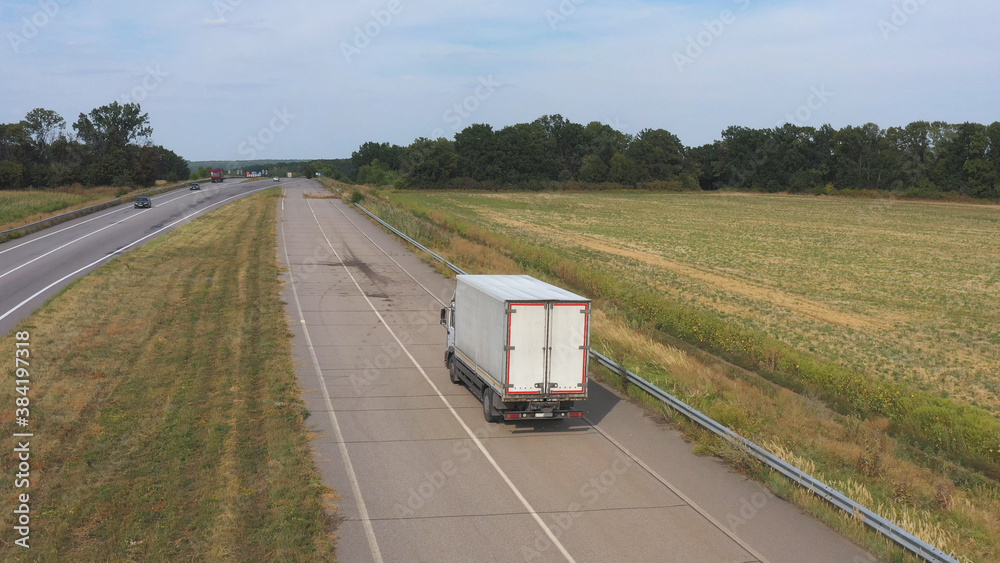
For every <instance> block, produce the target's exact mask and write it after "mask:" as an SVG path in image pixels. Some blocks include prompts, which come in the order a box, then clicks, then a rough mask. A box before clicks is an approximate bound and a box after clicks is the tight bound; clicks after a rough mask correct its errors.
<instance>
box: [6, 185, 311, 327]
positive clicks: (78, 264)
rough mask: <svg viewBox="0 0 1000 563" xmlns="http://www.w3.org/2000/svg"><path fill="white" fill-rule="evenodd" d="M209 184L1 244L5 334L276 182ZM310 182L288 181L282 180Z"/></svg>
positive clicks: (93, 215)
mask: <svg viewBox="0 0 1000 563" xmlns="http://www.w3.org/2000/svg"><path fill="white" fill-rule="evenodd" d="M243 182H244V181H243V179H230V180H227V181H225V182H223V183H221V184H212V183H211V182H206V183H202V184H201V188H202V189H201V190H196V191H191V190H188V189H187V188H183V189H180V190H175V191H171V192H167V193H164V194H160V195H158V196H155V197H153V198H152V200H153V207H152V208H150V209H135V208H134V207H133V204H132V203H127V204H123V205H120V206H117V207H112V208H108V209H105V210H103V211H98V212H97V213H93V214H91V215H87V216H85V217H81V218H78V219H74V220H73V221H69V222H66V223H61V224H59V225H55V226H53V227H50V228H48V229H45V230H42V231H38V232H36V233H32V234H30V235H28V236H26V237H22V238H19V239H14V240H11V241H7V242H5V243H3V244H0V334H5V333H7V332H8V331H9V330H11V329H12V328H14V326H16V325H17V323H18V322H20V321H21V319H23V318H25V317H27V316H28V315H29V314H31V312H32V311H33V310H35V309H36V308H38V307H39V306H41V305H42V304H44V303H45V301H46V300H47V299H48V298H50V297H52V296H53V295H55V294H56V293H58V292H59V291H60V290H62V289H63V288H64V287H66V285H68V284H69V283H71V282H72V281H73V280H75V279H78V278H80V277H82V276H85V275H87V273H89V272H91V271H93V270H94V269H96V268H98V267H100V266H101V264H104V263H105V262H107V261H108V260H110V259H111V258H113V257H114V256H116V255H118V254H120V253H122V252H127V251H128V250H131V249H133V248H136V247H137V246H140V245H142V244H144V243H146V242H148V241H150V240H153V239H154V238H155V237H158V236H160V235H163V234H164V233H167V232H169V231H171V230H172V229H174V228H176V227H178V226H180V225H183V224H184V223H186V222H187V221H190V220H191V219H193V218H195V217H197V216H200V215H201V214H203V213H204V212H206V211H210V210H212V209H217V208H218V207H219V206H220V205H224V204H225V203H229V202H231V201H234V200H235V199H238V198H240V197H243V196H245V195H247V194H250V193H253V192H255V191H259V190H261V189H264V188H270V187H273V186H274V185H275V184H274V182H272V181H271V180H270V179H268V180H261V181H259V182H246V183H243ZM293 182H302V183H303V184H304V183H305V182H306V180H290V179H283V180H282V184H285V183H292V184H287V185H295V184H294V183H293Z"/></svg>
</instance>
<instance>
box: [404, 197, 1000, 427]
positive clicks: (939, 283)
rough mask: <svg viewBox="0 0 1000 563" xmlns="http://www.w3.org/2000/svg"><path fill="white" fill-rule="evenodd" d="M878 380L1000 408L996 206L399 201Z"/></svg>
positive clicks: (999, 223) (706, 200)
mask: <svg viewBox="0 0 1000 563" xmlns="http://www.w3.org/2000/svg"><path fill="white" fill-rule="evenodd" d="M391 197H392V199H393V200H398V201H400V203H403V204H404V205H406V204H407V203H410V204H418V205H420V206H423V207H426V208H429V209H438V210H440V211H441V212H444V213H446V214H448V215H454V216H456V217H458V218H460V219H462V220H464V221H465V222H468V223H471V224H477V225H481V226H483V227H485V228H486V229H489V230H492V231H499V232H502V233H504V234H506V235H508V236H512V237H515V238H521V239H530V240H532V241H534V242H541V243H544V244H545V245H546V246H549V247H552V248H555V249H558V251H559V252H561V253H564V254H565V255H566V256H568V257H570V258H572V259H573V260H577V261H581V262H584V263H587V264H590V265H593V266H600V267H601V268H604V269H607V270H609V271H610V272H612V273H615V274H617V275H620V276H622V278H623V279H628V280H630V281H632V282H638V283H641V284H645V285H646V286H648V287H649V288H651V289H654V290H656V291H657V292H660V293H662V294H664V295H665V296H666V297H668V298H669V299H671V300H673V301H675V302H679V303H683V304H684V305H685V306H690V307H693V308H696V309H699V310H704V311H709V312H711V313H712V314H714V315H717V316H719V317H721V318H724V319H725V320H726V321H727V322H735V323H737V324H739V325H741V326H744V327H747V328H749V329H752V330H755V331H760V332H763V333H765V334H768V335H770V336H772V337H774V338H776V339H778V340H780V341H782V342H784V343H786V344H788V345H789V346H792V347H794V348H796V349H799V350H802V351H806V352H810V353H812V354H815V355H817V356H820V357H822V358H827V359H829V360H833V361H835V362H837V363H839V364H840V365H842V366H844V367H846V368H848V369H850V370H852V371H855V372H858V373H862V374H869V375H871V376H872V377H879V378H884V379H887V380H892V381H896V382H899V383H905V384H907V385H908V386H914V387H916V388H919V389H924V390H928V391H931V392H934V393H937V394H941V395H943V396H948V397H953V398H956V399H959V400H961V401H965V402H969V403H971V404H975V405H979V406H982V407H984V408H987V409H989V410H991V411H992V412H994V413H1000V371H998V370H997V367H996V366H997V358H1000V306H998V304H1000V245H998V242H1000V208H997V207H995V206H982V205H956V204H931V203H920V202H898V201H892V200H860V199H840V198H818V197H789V196H768V195H741V194H650V193H627V192H618V193H572V194H547V193H546V194H525V193H511V194H462V193H419V194H417V193H399V192H397V193H395V194H393V195H392V196H391Z"/></svg>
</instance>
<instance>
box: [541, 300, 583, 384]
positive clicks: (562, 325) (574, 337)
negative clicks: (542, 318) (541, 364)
mask: <svg viewBox="0 0 1000 563" xmlns="http://www.w3.org/2000/svg"><path fill="white" fill-rule="evenodd" d="M589 323H590V306H589V305H588V304H587V303H554V304H553V305H552V308H551V313H550V316H549V354H548V356H549V370H548V371H549V389H548V391H549V392H551V393H582V392H583V391H584V389H585V388H586V383H587V354H588V351H587V346H588V344H589V343H588V342H587V337H588V334H589V331H588V328H589Z"/></svg>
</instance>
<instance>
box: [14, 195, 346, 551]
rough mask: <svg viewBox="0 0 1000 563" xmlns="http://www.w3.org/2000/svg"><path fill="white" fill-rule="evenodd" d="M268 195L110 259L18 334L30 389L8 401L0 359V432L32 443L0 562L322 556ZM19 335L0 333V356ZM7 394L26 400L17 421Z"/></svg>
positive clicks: (323, 539) (328, 525)
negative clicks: (22, 421) (27, 530)
mask: <svg viewBox="0 0 1000 563" xmlns="http://www.w3.org/2000/svg"><path fill="white" fill-rule="evenodd" d="M278 197H279V192H278V190H277V189H275V190H268V191H266V192H264V193H262V194H258V195H255V196H250V197H248V198H246V199H244V200H241V201H240V202H239V203H236V204H232V205H229V206H226V207H223V208H222V209H219V210H217V211H214V212H212V213H210V214H208V215H206V216H204V217H202V218H200V219H198V220H196V221H194V222H192V223H190V224H188V225H185V226H184V227H181V228H179V229H177V230H175V231H173V232H172V233H170V234H167V235H165V236H163V237H161V238H159V239H156V240H154V241H152V242H150V243H148V244H147V245H145V246H143V247H141V248H138V249H136V250H133V251H131V252H129V253H128V254H126V255H124V256H121V257H119V258H116V259H115V260H113V261H111V262H110V263H108V264H107V265H105V266H103V267H101V268H100V269H98V270H97V271H95V272H94V273H92V274H90V275H89V276H87V277H85V278H82V279H81V280H79V281H78V282H76V283H74V284H73V285H71V286H70V287H69V288H68V289H66V290H65V291H63V292H62V293H61V294H60V295H58V296H57V297H55V298H53V299H52V300H51V301H50V302H49V303H48V304H46V306H44V307H43V308H41V309H40V310H38V311H36V312H35V313H34V314H32V315H31V316H30V317H28V318H27V319H25V320H24V321H23V322H21V323H20V325H19V326H18V327H17V329H16V331H17V332H20V333H22V335H21V336H22V338H21V339H20V340H19V341H22V342H24V341H26V342H28V343H29V346H28V347H27V348H26V349H27V350H28V352H29V353H28V354H25V355H24V357H26V358H27V359H28V361H29V363H30V365H29V366H28V368H30V369H29V371H30V378H29V381H30V384H29V386H28V388H27V389H26V392H25V393H24V394H23V395H22V394H19V393H18V392H17V391H16V390H15V384H14V381H15V371H14V362H13V361H9V363H8V367H7V369H6V370H5V371H4V374H5V375H6V376H8V380H9V381H8V383H9V385H5V386H4V387H3V389H0V403H2V404H4V405H6V408H4V409H3V410H2V411H0V413H2V414H0V422H2V423H3V424H4V425H5V427H6V428H8V429H13V428H19V429H20V430H22V431H28V432H32V433H33V434H34V437H33V438H31V439H30V447H31V452H30V459H29V460H28V462H29V463H30V470H29V472H28V473H29V474H30V486H29V487H22V488H20V489H15V485H14V477H13V476H14V474H13V473H10V477H11V478H10V479H6V480H5V482H4V485H3V486H2V487H0V491H2V495H0V497H2V499H3V500H2V514H0V526H2V527H3V528H4V529H5V530H7V532H6V535H5V538H6V541H5V542H4V543H3V544H2V545H0V559H2V560H3V561H36V560H37V561H176V560H185V561H189V560H195V561H204V560H208V561H219V560H232V561H329V560H332V559H333V545H334V538H333V536H332V528H333V526H334V523H333V522H332V521H331V518H330V516H329V515H328V513H327V511H326V508H327V506H325V505H326V504H327V501H328V499H329V497H332V492H331V491H329V489H326V488H324V487H323V486H322V485H321V484H320V482H319V476H318V474H317V472H316V469H315V466H314V465H313V463H312V459H311V457H310V452H309V443H308V436H307V432H306V428H305V424H304V417H305V416H306V415H307V413H306V411H305V409H304V407H303V404H302V401H301V400H300V398H299V391H298V387H297V385H296V379H295V371H294V367H293V364H292V358H291V334H290V332H289V330H288V323H287V321H286V318H285V311H284V304H283V302H282V300H281V282H280V270H279V268H278V265H277V264H276V254H275V244H276V233H275V225H276V222H275V221H276V217H277V209H276V208H277V205H276V203H277V198H278ZM24 333H27V334H28V335H30V336H29V337H28V338H27V339H25V337H24ZM15 337H16V333H15V332H11V333H10V334H8V335H5V336H4V337H2V338H0V349H2V350H4V351H5V353H6V354H7V357H8V358H11V359H12V358H13V356H14V351H15V349H16V347H15ZM21 377H24V376H23V375H22V376H21ZM25 395H26V396H25ZM15 399H22V402H23V401H30V404H29V405H28V408H29V410H30V415H27V418H28V426H27V427H24V428H20V427H18V426H15V420H14V417H15V410H14V405H15ZM17 416H19V417H22V416H26V415H24V414H21V413H18V414H17ZM7 436H8V437H7V438H5V439H4V440H3V447H4V448H5V449H6V450H7V451H8V452H13V451H14V448H15V447H17V442H16V441H15V440H16V439H15V438H13V437H11V435H10V434H8V435H7ZM22 440H23V439H22ZM11 455H13V454H11ZM11 459H14V458H11ZM12 463H13V462H12ZM10 467H11V468H13V466H10ZM15 493H18V494H29V495H30V499H29V500H30V502H29V504H30V510H31V512H30V525H31V534H30V546H31V549H30V550H27V549H23V548H21V547H18V546H15V545H14V543H13V541H14V539H16V538H15V532H14V528H13V526H14V522H15V514H14V512H13V511H14V509H16V508H17V507H18V504H17V501H15V499H16V498H17V497H16V495H15Z"/></svg>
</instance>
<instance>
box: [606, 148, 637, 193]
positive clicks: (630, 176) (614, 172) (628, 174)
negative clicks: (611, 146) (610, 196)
mask: <svg viewBox="0 0 1000 563" xmlns="http://www.w3.org/2000/svg"><path fill="white" fill-rule="evenodd" d="M637 178H638V172H637V171H636V166H635V163H634V162H632V159H630V158H629V157H627V156H625V155H624V154H622V153H620V152H616V153H615V154H614V156H612V157H611V165H610V166H608V180H609V181H612V182H616V183H619V184H627V185H631V186H634V185H635V184H636V182H637Z"/></svg>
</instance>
